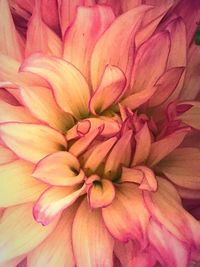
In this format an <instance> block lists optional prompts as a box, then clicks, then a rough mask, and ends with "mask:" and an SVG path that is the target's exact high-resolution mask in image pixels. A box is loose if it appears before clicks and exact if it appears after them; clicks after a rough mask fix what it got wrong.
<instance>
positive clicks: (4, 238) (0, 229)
mask: <svg viewBox="0 0 200 267" xmlns="http://www.w3.org/2000/svg"><path fill="white" fill-rule="evenodd" d="M31 211H32V203H31V204H30V203H29V204H25V205H19V206H14V207H11V208H8V209H6V210H5V212H4V214H3V217H2V218H1V225H0V235H1V239H0V248H1V249H0V263H1V264H2V263H4V262H5V261H8V260H12V259H14V258H15V257H17V256H19V255H23V254H27V253H28V252H30V251H31V250H33V249H34V248H35V247H37V246H38V245H39V244H40V243H41V242H42V241H43V240H44V239H45V238H47V237H48V235H49V234H50V233H51V232H52V231H53V230H54V228H55V226H56V224H57V222H58V219H56V220H55V222H54V223H52V224H51V225H49V226H47V227H42V226H41V225H40V224H38V223H37V222H35V221H34V220H33V217H32V214H31ZM16 222H17V223H16ZM13 240H15V242H13Z"/></svg>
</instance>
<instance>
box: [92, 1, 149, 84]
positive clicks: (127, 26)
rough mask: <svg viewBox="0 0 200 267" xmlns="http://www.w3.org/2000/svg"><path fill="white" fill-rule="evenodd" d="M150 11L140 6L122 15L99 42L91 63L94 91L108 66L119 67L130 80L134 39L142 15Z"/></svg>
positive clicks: (146, 7)
mask: <svg viewBox="0 0 200 267" xmlns="http://www.w3.org/2000/svg"><path fill="white" fill-rule="evenodd" d="M148 9H149V7H148V6H140V7H138V8H135V9H132V10H130V11H128V12H127V13H125V14H123V15H121V16H120V17H118V18H117V19H116V20H115V21H114V22H113V24H112V25H111V26H110V27H109V28H108V29H107V30H106V31H105V33H104V34H103V35H102V36H101V38H100V39H99V40H98V42H97V44H96V46H95V48H94V51H93V54H92V61H91V80H92V84H93V87H94V89H96V88H97V86H98V84H99V81H100V79H101V77H102V74H103V72H104V69H105V66H106V65H107V64H111V65H115V66H118V67H119V68H120V69H121V70H122V71H123V72H124V73H125V74H126V75H127V79H129V77H128V76H129V75H130V68H131V67H132V62H133V54H134V44H133V38H134V35H135V33H136V31H137V29H138V27H139V23H140V22H141V15H142V14H144V13H145V11H147V10H148ZM102 47H103V49H102ZM124 51H127V52H126V53H124Z"/></svg>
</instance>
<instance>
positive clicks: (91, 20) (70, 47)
mask: <svg viewBox="0 0 200 267" xmlns="http://www.w3.org/2000/svg"><path fill="white" fill-rule="evenodd" d="M63 2H64V1H63ZM68 12H69V11H68ZM113 20H114V14H113V12H112V10H111V8H109V7H106V6H98V5H95V6H94V7H78V8H77V13H76V18H75V20H74V22H73V24H72V25H71V26H70V28H69V29H67V31H66V33H65V37H64V53H63V57H64V59H65V60H66V61H68V62H70V63H72V64H73V65H74V66H76V67H77V68H78V69H79V70H80V72H81V73H82V74H83V75H84V76H85V77H86V78H89V62H90V58H91V54H92V51H93V48H94V46H95V44H96V42H97V40H98V39H99V37H100V36H101V34H102V33H103V32H104V31H105V30H106V29H107V28H108V27H109V25H110V24H111V22H112V21H113ZM80 44H81V46H80Z"/></svg>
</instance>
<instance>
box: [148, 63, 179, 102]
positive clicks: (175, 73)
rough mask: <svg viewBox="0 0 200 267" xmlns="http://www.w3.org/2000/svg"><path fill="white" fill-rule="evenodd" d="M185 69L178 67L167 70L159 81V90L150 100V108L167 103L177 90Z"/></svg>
mask: <svg viewBox="0 0 200 267" xmlns="http://www.w3.org/2000/svg"><path fill="white" fill-rule="evenodd" d="M183 71H184V68H183V67H177V68H172V69H169V70H167V71H166V72H165V73H164V74H163V75H162V76H161V77H160V78H159V80H158V81H157V83H156V85H157V86H158V87H157V90H156V92H155V93H154V94H153V95H152V97H151V98H150V99H149V106H150V107H155V106H159V105H160V104H162V103H163V102H164V101H166V100H167V99H168V98H169V97H170V95H171V94H172V93H173V92H174V90H176V88H177V86H178V84H179V82H180V79H181V77H182V75H183Z"/></svg>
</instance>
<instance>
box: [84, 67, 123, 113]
mask: <svg viewBox="0 0 200 267" xmlns="http://www.w3.org/2000/svg"><path fill="white" fill-rule="evenodd" d="M125 85H126V77H125V75H124V73H123V72H122V71H121V70H120V69H119V68H117V67H115V66H112V65H107V66H106V68H105V71H104V73H103V77H102V80H101V83H100V85H99V87H98V88H97V89H96V91H95V92H94V95H93V96H92V98H91V100H90V104H89V105H90V111H91V112H92V113H93V114H94V115H96V113H101V112H103V111H104V110H105V109H107V108H109V107H110V106H111V105H113V104H115V103H116V102H117V101H118V100H119V98H120V97H121V96H122V95H123V93H124V88H125Z"/></svg>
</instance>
